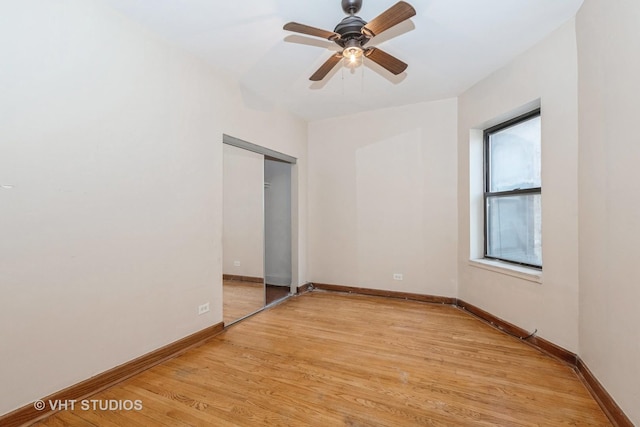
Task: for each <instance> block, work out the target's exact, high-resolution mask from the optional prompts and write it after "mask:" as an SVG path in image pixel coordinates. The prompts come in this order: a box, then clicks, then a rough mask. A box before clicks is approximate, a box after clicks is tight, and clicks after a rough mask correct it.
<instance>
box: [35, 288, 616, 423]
mask: <svg viewBox="0 0 640 427" xmlns="http://www.w3.org/2000/svg"><path fill="white" fill-rule="evenodd" d="M91 399H94V400H101V399H102V400H106V399H113V400H122V399H130V400H136V399H138V400H140V401H141V402H142V404H143V409H142V410H140V411H83V410H79V409H78V407H77V406H76V410H74V411H64V412H60V413H58V414H56V415H54V416H53V417H50V418H49V419H47V420H45V421H43V422H41V423H38V424H37V425H38V426H67V425H72V426H85V425H86V426H92V425H97V426H124V425H126V426H212V425H215V426H257V425H286V426H290V425H296V426H297V425H301V426H302V425H317V426H341V425H342V426H408V425H428V426H494V425H501V426H561V425H567V426H568V425H577V426H606V425H610V424H609V422H608V421H607V419H606V417H605V415H604V414H603V412H602V411H601V410H600V408H599V407H598V405H597V404H596V402H595V401H594V400H593V399H592V398H591V396H590V395H589V393H588V392H587V390H586V388H585V387H584V386H583V384H582V383H581V382H580V381H579V380H578V377H577V375H576V373H575V372H574V371H573V370H572V369H570V368H569V367H568V366H567V365H565V364H564V363H562V362H560V361H558V360H556V359H553V358H551V357H548V356H546V355H544V354H542V353H540V352H538V351H537V350H535V349H534V348H532V347H530V346H528V345H526V344H524V343H522V342H520V341H519V340H518V339H516V338H513V337H511V336H508V335H506V334H504V333H501V332H499V331H497V330H495V329H493V328H491V327H490V326H488V325H486V324H485V323H483V322H481V321H479V320H477V319H475V318H473V317H472V316H470V315H469V314H467V313H465V312H463V311H461V310H459V309H457V308H454V307H452V306H446V305H435V304H428V303H422V302H414V301H405V300H397V299H389V298H380V297H372V296H363V295H349V294H338V293H329V292H318V291H314V292H311V293H307V294H304V295H302V296H299V297H295V298H290V299H289V300H287V301H285V302H284V303H282V304H280V305H278V306H276V307H273V308H271V309H267V310H265V311H263V312H261V313H259V314H257V315H255V316H252V317H250V318H248V319H246V320H244V321H242V322H240V323H237V324H236V325H234V326H232V327H230V328H229V329H227V330H226V331H225V332H223V333H221V334H220V335H218V336H217V337H215V338H214V339H212V340H211V341H209V342H208V343H206V344H205V345H203V346H201V347H198V348H196V349H193V350H191V351H189V352H187V353H185V354H184V355H182V356H180V357H178V358H175V359H172V360H170V361H168V362H166V363H163V364H161V365H159V366H156V367H154V368H152V369H149V370H148V371H145V372H143V373H141V374H140V375H137V376H136V377H134V378H131V379H129V380H127V381H125V382H123V383H121V384H119V385H117V386H114V387H112V388H111V389H109V390H107V391H104V392H102V393H99V394H97V395H94V396H93V397H91Z"/></svg>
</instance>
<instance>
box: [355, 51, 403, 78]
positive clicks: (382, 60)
mask: <svg viewBox="0 0 640 427" xmlns="http://www.w3.org/2000/svg"><path fill="white" fill-rule="evenodd" d="M364 55H365V56H366V57H367V58H369V59H370V60H372V61H373V62H375V63H376V64H378V65H380V66H381V67H382V68H384V69H386V70H388V71H389V72H390V73H392V74H395V75H396V76H397V75H398V74H400V73H402V72H403V71H404V70H406V69H407V67H408V65H407V64H405V63H404V62H402V61H400V60H399V59H398V58H396V57H395V56H392V55H389V54H388V53H387V52H385V51H382V50H380V49H378V48H375V47H372V48H370V49H367V50H366V51H365V52H364Z"/></svg>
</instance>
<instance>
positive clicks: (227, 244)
mask: <svg viewBox="0 0 640 427" xmlns="http://www.w3.org/2000/svg"><path fill="white" fill-rule="evenodd" d="M263 187H264V156H263V155H262V154H259V153H254V152H252V151H248V150H243V149H241V148H237V147H234V146H231V145H227V144H223V230H222V247H223V248H222V253H223V255H222V272H223V319H224V323H225V324H227V325H228V324H230V323H233V322H234V321H236V320H238V319H241V318H243V317H245V316H247V315H249V314H252V313H255V312H256V311H258V310H260V309H262V307H264V302H265V299H264V295H265V290H264V237H263V236H264V232H263V227H264V219H263V213H262V212H263V193H264V189H263Z"/></svg>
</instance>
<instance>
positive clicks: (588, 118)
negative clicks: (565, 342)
mask: <svg viewBox="0 0 640 427" xmlns="http://www.w3.org/2000/svg"><path fill="white" fill-rule="evenodd" d="M639 22H640V2H638V1H636V0H616V1H606V2H605V1H602V0H599V1H598V0H586V1H585V3H584V5H583V7H582V9H581V10H580V12H579V13H578V16H577V35H578V58H579V67H580V85H579V112H580V116H579V117H580V127H579V132H580V133H579V134H580V151H579V161H580V171H579V172H580V173H579V177H580V356H581V357H582V359H583V360H584V361H585V362H586V363H587V365H588V366H589V368H590V369H591V371H593V373H594V374H595V375H596V376H597V377H598V379H599V380H600V382H601V383H602V384H603V385H604V386H605V387H606V389H607V390H608V391H609V392H610V393H611V394H612V395H613V397H614V398H615V399H616V401H617V402H618V404H619V405H620V406H621V407H622V409H623V410H624V411H625V412H626V414H627V415H628V416H629V417H630V418H631V419H632V421H633V422H634V423H635V424H636V425H640V310H639V309H638V301H639V300H640V286H638V280H637V279H636V278H635V273H636V270H637V268H638V261H639V260H640V252H639V251H638V247H639V246H638V242H639V241H640V176H639V172H638V171H639V170H640V169H639V166H640V136H638V135H640V134H639V133H638V112H640V78H639V77H638V76H640V32H639V31H638V23H639Z"/></svg>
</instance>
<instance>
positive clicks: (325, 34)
mask: <svg viewBox="0 0 640 427" xmlns="http://www.w3.org/2000/svg"><path fill="white" fill-rule="evenodd" d="M282 28H283V29H285V30H287V31H293V32H294V33H302V34H307V35H310V36H315V37H322V38H323V39H327V40H331V41H334V40H338V39H339V38H340V34H338V33H334V32H333V31H327V30H321V29H320V28H315V27H310V26H308V25H304V24H298V23H297V22H289V23H288V24H285V25H284V27H282Z"/></svg>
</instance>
